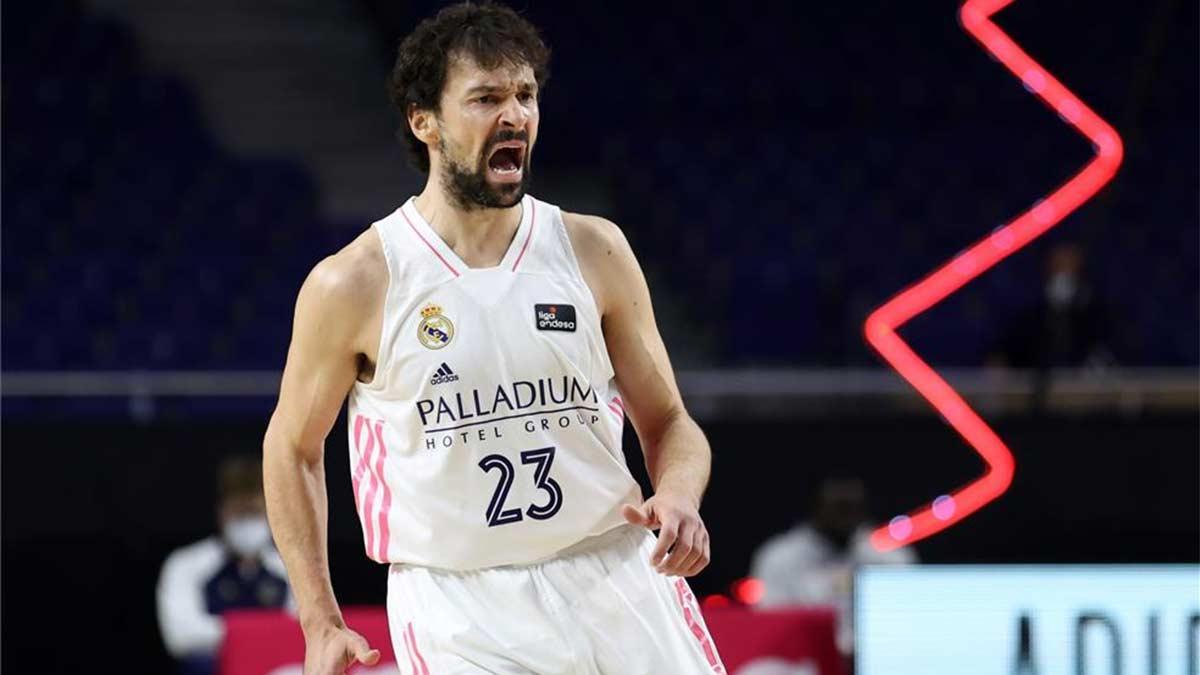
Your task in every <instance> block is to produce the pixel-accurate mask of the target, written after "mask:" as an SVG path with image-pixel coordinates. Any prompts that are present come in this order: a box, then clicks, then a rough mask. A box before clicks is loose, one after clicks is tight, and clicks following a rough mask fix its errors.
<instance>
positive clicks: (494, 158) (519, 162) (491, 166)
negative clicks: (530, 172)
mask: <svg viewBox="0 0 1200 675" xmlns="http://www.w3.org/2000/svg"><path fill="white" fill-rule="evenodd" d="M524 165H525V144H524V143H517V142H512V143H501V144H499V145H497V146H496V148H495V149H494V150H492V154H491V156H489V157H488V173H491V174H493V175H495V176H497V177H499V178H516V177H519V176H520V175H521V167H523V166H524Z"/></svg>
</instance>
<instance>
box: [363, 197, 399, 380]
mask: <svg viewBox="0 0 1200 675" xmlns="http://www.w3.org/2000/svg"><path fill="white" fill-rule="evenodd" d="M386 222H387V221H384V220H381V221H378V222H376V223H374V224H372V225H371V229H372V230H374V231H375V236H376V237H378V238H379V248H380V249H382V250H383V260H384V266H385V267H387V275H388V281H387V288H386V289H384V292H383V308H382V310H381V311H380V312H379V316H380V324H381V325H380V326H379V346H378V347H377V351H376V353H375V376H374V377H372V378H371V381H370V382H363V381H362V380H359V379H358V378H354V386H355V388H359V387H361V388H363V389H365V390H368V391H379V390H380V389H382V388H383V382H382V380H383V379H384V377H385V375H386V373H387V372H388V371H387V368H386V367H385V364H386V362H387V361H390V360H391V352H392V337H393V336H392V334H391V333H392V330H391V328H392V324H391V319H392V317H391V314H390V313H389V312H390V308H391V307H392V305H393V304H394V303H393V302H392V301H391V300H392V293H393V292H394V291H395V284H396V275H397V273H398V272H397V269H396V261H395V260H394V259H393V257H392V250H391V247H390V246H389V239H388V237H389V235H388V233H387V232H385V231H384V227H383V226H384V223H386Z"/></svg>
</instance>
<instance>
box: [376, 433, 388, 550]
mask: <svg viewBox="0 0 1200 675" xmlns="http://www.w3.org/2000/svg"><path fill="white" fill-rule="evenodd" d="M375 441H376V442H377V443H378V444H379V452H378V453H376V454H375V473H376V474H378V476H379V482H380V483H382V484H383V498H382V503H381V504H380V505H379V557H378V558H377V560H379V561H380V562H386V561H387V552H388V535H389V531H388V529H389V528H388V512H389V511H390V510H391V508H392V489H391V488H389V487H388V483H387V478H386V477H385V476H384V475H383V464H384V460H386V459H387V446H386V445H384V444H383V422H382V421H379V422H376V423H375Z"/></svg>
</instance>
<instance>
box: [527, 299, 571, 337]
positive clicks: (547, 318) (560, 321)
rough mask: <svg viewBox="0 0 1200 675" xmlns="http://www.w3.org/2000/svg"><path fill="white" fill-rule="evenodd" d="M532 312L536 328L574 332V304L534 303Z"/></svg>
mask: <svg viewBox="0 0 1200 675" xmlns="http://www.w3.org/2000/svg"><path fill="white" fill-rule="evenodd" d="M533 313H534V318H535V319H536V321H537V329H538V330H561V331H566V332H570V333H573V332H575V306H574V305H534V306H533Z"/></svg>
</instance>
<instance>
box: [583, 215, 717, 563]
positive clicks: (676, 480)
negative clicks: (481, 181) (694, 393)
mask: <svg viewBox="0 0 1200 675" xmlns="http://www.w3.org/2000/svg"><path fill="white" fill-rule="evenodd" d="M566 218H567V222H568V229H569V231H573V234H572V237H571V239H572V244H573V245H574V248H575V251H576V257H577V258H578V259H579V260H580V266H581V268H582V270H583V273H584V277H585V279H587V281H588V284H589V286H590V287H591V288H592V289H593V294H594V295H596V296H597V297H596V300H597V303H598V304H599V305H600V312H601V317H602V322H603V329H604V339H605V342H606V344H607V347H608V353H609V358H610V359H611V361H612V364H613V370H614V371H615V373H616V379H617V384H618V386H619V387H620V389H621V395H622V396H623V398H624V401H625V410H626V412H627V413H628V414H629V419H630V421H631V422H633V426H634V429H635V430H636V431H637V434H638V439H639V440H640V441H641V445H642V451H643V453H644V454H645V458H646V469H647V471H648V472H649V474H650V480H651V482H652V483H653V485H654V491H655V494H654V497H653V498H652V499H651V500H649V501H647V504H648V505H649V509H648V510H645V511H648V512H645V511H644V513H643V515H645V516H646V517H647V519H648V520H649V523H648V524H649V525H651V526H653V525H661V526H662V531H661V533H660V536H659V546H660V548H661V549H662V550H661V551H656V555H662V554H663V553H665V552H666V551H667V549H668V548H671V556H670V557H669V558H668V559H667V560H665V561H663V562H662V563H661V564H660V565H659V568H660V569H661V570H663V571H664V572H668V573H677V574H695V573H696V572H699V571H700V569H702V568H703V567H704V565H706V564H707V563H708V532H707V530H705V528H704V525H703V523H702V522H701V521H700V520H699V515H698V511H699V508H700V500H701V498H702V497H703V495H704V489H705V487H706V486H707V485H708V477H709V471H710V468H711V464H712V452H711V450H710V448H709V445H708V440H707V439H706V438H705V436H704V432H703V431H701V430H700V427H699V425H697V424H696V422H695V420H693V419H692V418H691V416H690V415H689V414H688V412H687V409H686V408H685V407H684V405H683V398H682V397H681V396H680V394H679V387H678V386H677V385H676V383H675V373H674V371H673V370H672V368H671V361H670V359H669V358H668V356H667V350H666V347H665V346H664V345H663V341H662V337H661V336H660V335H659V332H658V327H657V325H656V324H655V320H654V310H653V308H652V307H651V304H650V291H649V288H648V287H647V284H646V278H645V275H643V274H642V269H641V266H640V265H639V264H638V262H637V258H636V257H635V256H634V254H633V250H632V249H631V248H630V246H629V242H628V241H627V240H626V239H625V236H624V235H623V234H622V233H621V231H620V230H619V229H618V228H617V227H616V225H613V224H612V223H610V222H608V221H607V220H604V219H602V218H595V217H590V216H580V215H575V214H569V215H567V216H566ZM651 502H654V503H651ZM692 514H694V520H695V522H694V523H693V522H691V520H692ZM676 518H678V519H680V522H678V523H676V522H674V521H675V519H676ZM667 521H671V522H667ZM676 541H678V545H676ZM672 547H673V548H672ZM655 561H656V562H657V561H658V559H657V558H656V559H655Z"/></svg>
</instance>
